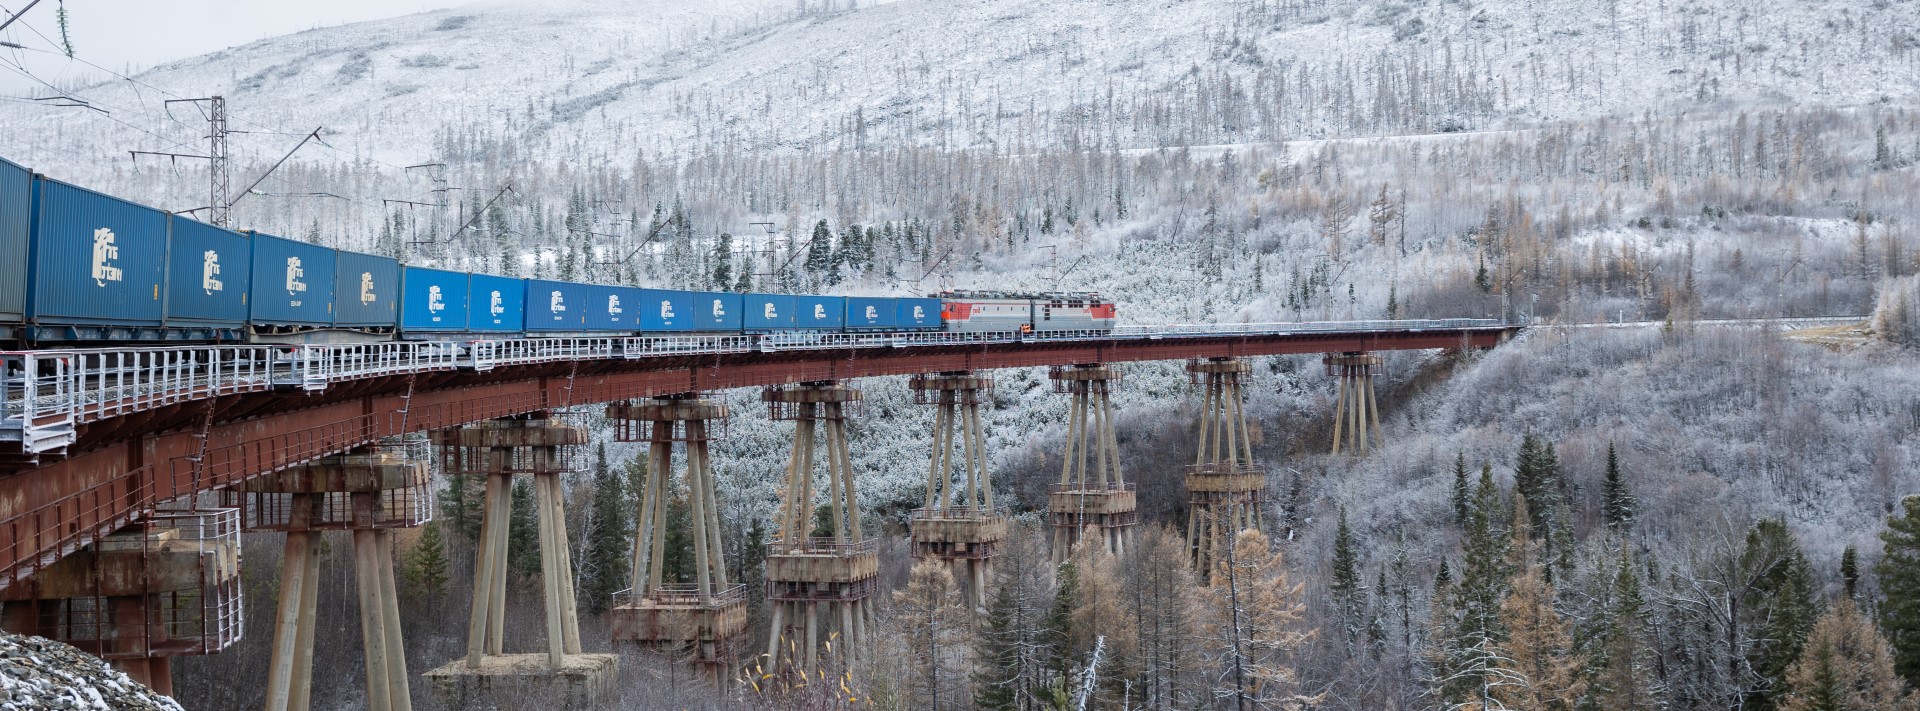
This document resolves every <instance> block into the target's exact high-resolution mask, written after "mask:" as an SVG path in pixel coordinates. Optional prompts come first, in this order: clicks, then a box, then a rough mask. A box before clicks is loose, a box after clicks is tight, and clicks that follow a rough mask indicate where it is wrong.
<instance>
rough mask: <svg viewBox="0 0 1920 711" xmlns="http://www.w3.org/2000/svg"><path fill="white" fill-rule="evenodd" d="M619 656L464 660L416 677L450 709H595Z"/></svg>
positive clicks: (606, 696) (607, 692)
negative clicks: (511, 704) (506, 705)
mask: <svg viewBox="0 0 1920 711" xmlns="http://www.w3.org/2000/svg"><path fill="white" fill-rule="evenodd" d="M619 672H620V657H619V656H617V655H613V654H567V655H562V656H561V657H560V662H559V664H555V663H554V662H553V660H552V659H551V658H549V657H548V656H547V655H546V654H498V655H490V656H486V657H482V658H481V659H480V663H479V664H477V665H476V664H469V663H467V661H466V660H464V659H462V660H455V661H454V662H453V663H451V664H448V665H446V666H443V667H440V668H438V669H435V670H433V671H429V672H427V673H426V674H423V675H421V676H422V677H423V678H425V679H426V681H427V684H428V685H429V686H431V687H432V688H433V690H434V692H435V693H437V694H439V695H440V697H441V698H443V699H446V700H447V702H448V703H449V705H450V706H451V707H452V708H473V707H481V706H486V705H489V704H498V703H501V702H503V701H520V705H519V708H537V709H598V708H603V707H605V706H606V704H607V703H608V702H609V701H611V700H612V699H613V685H614V681H615V679H616V677H617V676H618V674H619Z"/></svg>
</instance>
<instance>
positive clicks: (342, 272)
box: [333, 251, 400, 328]
mask: <svg viewBox="0 0 1920 711" xmlns="http://www.w3.org/2000/svg"><path fill="white" fill-rule="evenodd" d="M335 269H336V274H337V276H336V279H335V281H334V288H333V293H334V294H336V295H338V297H339V300H338V302H337V303H336V304H335V305H334V315H333V322H334V324H335V325H337V326H354V327H362V328H371V327H385V328H392V327H394V325H395V324H397V323H399V318H400V309H399V305H400V263H399V262H397V261H395V260H393V259H392V258H389V257H380V256H375V255H372V254H361V253H359V252H347V251H341V252H339V255H338V257H337V258H336V261H335Z"/></svg>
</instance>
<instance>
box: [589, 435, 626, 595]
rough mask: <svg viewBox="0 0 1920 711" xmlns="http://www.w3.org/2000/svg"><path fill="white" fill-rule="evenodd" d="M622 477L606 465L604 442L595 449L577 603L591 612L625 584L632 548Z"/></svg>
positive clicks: (624, 486)
mask: <svg viewBox="0 0 1920 711" xmlns="http://www.w3.org/2000/svg"><path fill="white" fill-rule="evenodd" d="M624 479H625V477H622V476H621V475H620V474H619V473H616V472H615V471H614V470H613V468H612V467H610V466H608V465H607V445H606V443H605V442H602V443H600V445H599V447H598V448H596V449H595V451H594V464H593V499H592V503H591V504H590V510H589V512H588V519H587V520H588V524H589V528H588V529H587V536H586V538H587V540H586V544H587V549H586V551H585V560H583V561H582V563H583V564H582V565H581V566H580V567H581V570H580V578H581V579H580V581H579V585H578V586H577V587H578V590H577V592H578V595H579V596H580V597H581V598H582V602H581V603H580V607H581V608H582V609H584V610H586V611H588V612H590V613H599V612H601V611H604V610H606V609H607V605H608V603H610V602H611V601H612V600H613V594H614V593H615V592H618V591H619V590H621V589H624V588H626V587H627V584H628V582H629V580H628V572H629V571H628V570H627V566H628V565H629V561H628V557H629V556H630V555H631V553H632V550H633V543H632V538H631V536H632V527H631V521H630V519H631V512H632V511H633V506H631V505H630V503H631V499H629V498H628V497H627V492H626V482H625V481H624Z"/></svg>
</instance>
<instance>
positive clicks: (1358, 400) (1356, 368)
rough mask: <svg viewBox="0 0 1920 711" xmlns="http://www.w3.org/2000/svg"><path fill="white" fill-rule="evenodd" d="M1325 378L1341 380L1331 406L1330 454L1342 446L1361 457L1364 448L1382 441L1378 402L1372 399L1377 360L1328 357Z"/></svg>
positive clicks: (1345, 355)
mask: <svg viewBox="0 0 1920 711" xmlns="http://www.w3.org/2000/svg"><path fill="white" fill-rule="evenodd" d="M1320 362H1322V363H1324V364H1326V366H1327V375H1330V376H1333V377H1335V378H1339V379H1340V390H1339V395H1338V397H1337V398H1336V399H1335V400H1334V406H1333V453H1334V454H1339V453H1340V450H1341V448H1342V447H1343V446H1344V447H1345V449H1346V450H1347V451H1348V452H1351V453H1353V454H1361V455H1364V454H1366V453H1367V448H1368V447H1369V446H1372V445H1373V444H1374V443H1376V442H1378V441H1380V440H1383V439H1385V435H1383V434H1381V430H1380V402H1379V400H1377V399H1375V398H1374V396H1373V376H1374V375H1376V374H1378V373H1379V372H1380V362H1381V361H1380V356H1377V355H1373V354H1371V353H1364V352H1359V351H1353V352H1348V353H1341V354H1339V355H1328V356H1326V357H1325V358H1322V359H1321V360H1320Z"/></svg>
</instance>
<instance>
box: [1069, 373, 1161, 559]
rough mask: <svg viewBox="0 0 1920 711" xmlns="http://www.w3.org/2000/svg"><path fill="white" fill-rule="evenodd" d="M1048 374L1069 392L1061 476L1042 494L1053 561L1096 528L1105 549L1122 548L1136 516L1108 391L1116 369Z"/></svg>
mask: <svg viewBox="0 0 1920 711" xmlns="http://www.w3.org/2000/svg"><path fill="white" fill-rule="evenodd" d="M1047 377H1049V378H1051V379H1052V380H1053V389H1054V392H1060V393H1068V394H1071V395H1072V396H1073V406H1072V411H1071V412H1070V413H1069V414H1068V417H1067V450H1066V454H1065V456H1064V457H1063V458H1062V462H1061V465H1060V481H1059V483H1057V484H1054V485H1053V487H1052V488H1051V490H1050V491H1049V492H1048V494H1047V517H1048V518H1049V519H1050V520H1051V521H1052V522H1053V559H1054V562H1056V563H1057V562H1060V561H1063V560H1066V559H1067V557H1068V556H1069V555H1070V554H1071V553H1072V551H1073V546H1074V545H1076V544H1078V543H1079V542H1080V539H1081V538H1082V537H1083V535H1085V533H1086V532H1088V531H1098V532H1099V535H1100V537H1101V541H1102V543H1103V544H1104V545H1105V546H1106V548H1107V550H1108V551H1109V552H1112V553H1114V554H1116V555H1118V554H1120V553H1123V552H1125V551H1126V548H1127V543H1128V539H1130V538H1131V537H1132V531H1133V526H1134V524H1137V523H1139V521H1140V519H1139V515H1138V512H1137V511H1136V506H1137V505H1136V502H1135V500H1136V497H1135V493H1134V485H1133V484H1130V483H1127V481H1126V479H1125V477H1124V476H1122V475H1121V473H1120V446H1119V444H1118V443H1117V442H1116V440H1115V439H1114V435H1113V403H1112V402H1111V401H1110V400H1109V399H1108V397H1107V396H1108V393H1109V392H1110V391H1111V390H1112V384H1113V382H1114V381H1117V380H1119V379H1120V373H1119V371H1116V370H1114V369H1112V368H1110V367H1107V366H1105V365H1099V364H1090V365H1076V366H1072V367H1055V368H1053V369H1051V370H1050V371H1048V373H1047Z"/></svg>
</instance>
